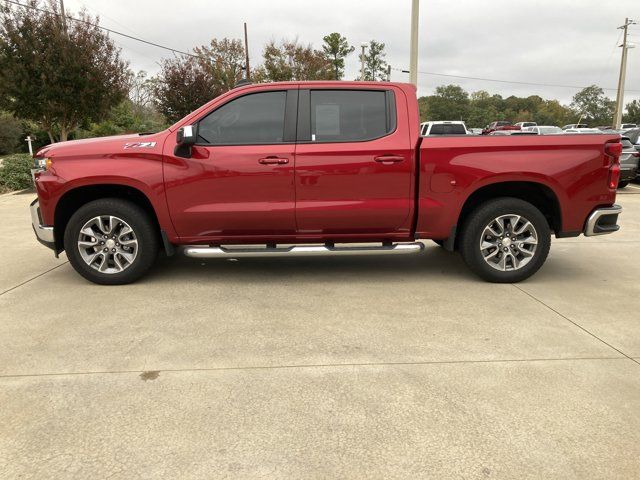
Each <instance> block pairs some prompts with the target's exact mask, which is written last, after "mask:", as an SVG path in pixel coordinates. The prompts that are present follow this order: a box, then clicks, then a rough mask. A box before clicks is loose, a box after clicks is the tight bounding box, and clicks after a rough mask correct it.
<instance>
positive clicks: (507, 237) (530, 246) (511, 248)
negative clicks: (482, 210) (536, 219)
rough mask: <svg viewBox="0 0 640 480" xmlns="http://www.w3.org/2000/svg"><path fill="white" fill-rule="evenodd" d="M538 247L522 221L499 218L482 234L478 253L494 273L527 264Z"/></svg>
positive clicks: (533, 232)
mask: <svg viewBox="0 0 640 480" xmlns="http://www.w3.org/2000/svg"><path fill="white" fill-rule="evenodd" d="M537 247H538V233H537V232H536V229H535V227H534V226H533V224H532V223H531V222H530V221H529V220H527V219H526V218H524V217H522V216H520V215H516V214H509V215H501V216H499V217H496V218H494V219H493V220H492V221H491V222H489V224H488V225H487V226H486V227H485V228H484V230H483V231H482V236H481V237H480V251H481V252H482V257H483V258H484V261H485V262H487V263H488V264H489V265H491V267H493V268H495V269H496V270H501V271H503V272H505V271H513V270H519V269H521V268H522V267H524V266H525V265H527V264H528V263H529V262H530V261H531V259H532V258H533V256H534V254H535V253H536V249H537Z"/></svg>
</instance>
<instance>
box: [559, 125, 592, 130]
mask: <svg viewBox="0 0 640 480" xmlns="http://www.w3.org/2000/svg"><path fill="white" fill-rule="evenodd" d="M588 126H589V125H587V124H586V123H570V124H569V125H565V126H564V127H562V129H563V130H567V129H569V128H571V129H576V128H587V127H588Z"/></svg>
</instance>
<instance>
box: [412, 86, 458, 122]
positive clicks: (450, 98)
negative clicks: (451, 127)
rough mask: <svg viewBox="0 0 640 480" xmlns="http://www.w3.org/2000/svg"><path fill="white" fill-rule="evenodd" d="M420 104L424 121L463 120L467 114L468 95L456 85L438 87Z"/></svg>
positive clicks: (423, 98)
mask: <svg viewBox="0 0 640 480" xmlns="http://www.w3.org/2000/svg"><path fill="white" fill-rule="evenodd" d="M420 103H422V104H423V105H424V106H423V110H422V114H424V116H425V119H426V120H434V121H437V120H465V119H466V117H467V115H468V113H469V94H468V93H467V92H466V91H465V90H464V89H463V88H462V87H460V86H458V85H445V86H439V87H437V88H436V90H435V93H434V95H430V96H428V97H422V99H421V102H419V104H420Z"/></svg>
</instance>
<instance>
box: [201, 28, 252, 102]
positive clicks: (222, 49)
mask: <svg viewBox="0 0 640 480" xmlns="http://www.w3.org/2000/svg"><path fill="white" fill-rule="evenodd" d="M195 53H196V54H197V55H198V56H199V58H198V62H199V64H200V66H201V67H202V68H203V69H204V71H205V72H206V73H207V75H209V76H210V77H211V80H212V82H213V84H214V85H215V88H216V90H219V91H222V92H227V91H229V90H231V89H232V88H234V87H235V86H236V83H238V81H239V80H240V79H241V78H242V74H243V70H242V69H243V66H244V62H245V55H244V46H243V44H242V42H241V41H240V40H238V39H229V38H223V39H222V40H217V39H215V38H214V39H212V40H211V43H210V44H209V45H208V46H205V45H203V46H201V47H198V48H196V49H195Z"/></svg>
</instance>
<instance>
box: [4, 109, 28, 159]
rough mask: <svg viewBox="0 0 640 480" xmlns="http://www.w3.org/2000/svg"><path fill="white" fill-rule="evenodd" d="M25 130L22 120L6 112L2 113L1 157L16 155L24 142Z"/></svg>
mask: <svg viewBox="0 0 640 480" xmlns="http://www.w3.org/2000/svg"><path fill="white" fill-rule="evenodd" d="M22 135H23V128H22V124H21V122H20V120H18V119H16V118H15V117H14V116H13V115H11V114H10V113H6V112H0V155H6V154H7V153H16V152H17V151H18V150H19V148H20V147H19V145H20V142H21V141H22Z"/></svg>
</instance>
